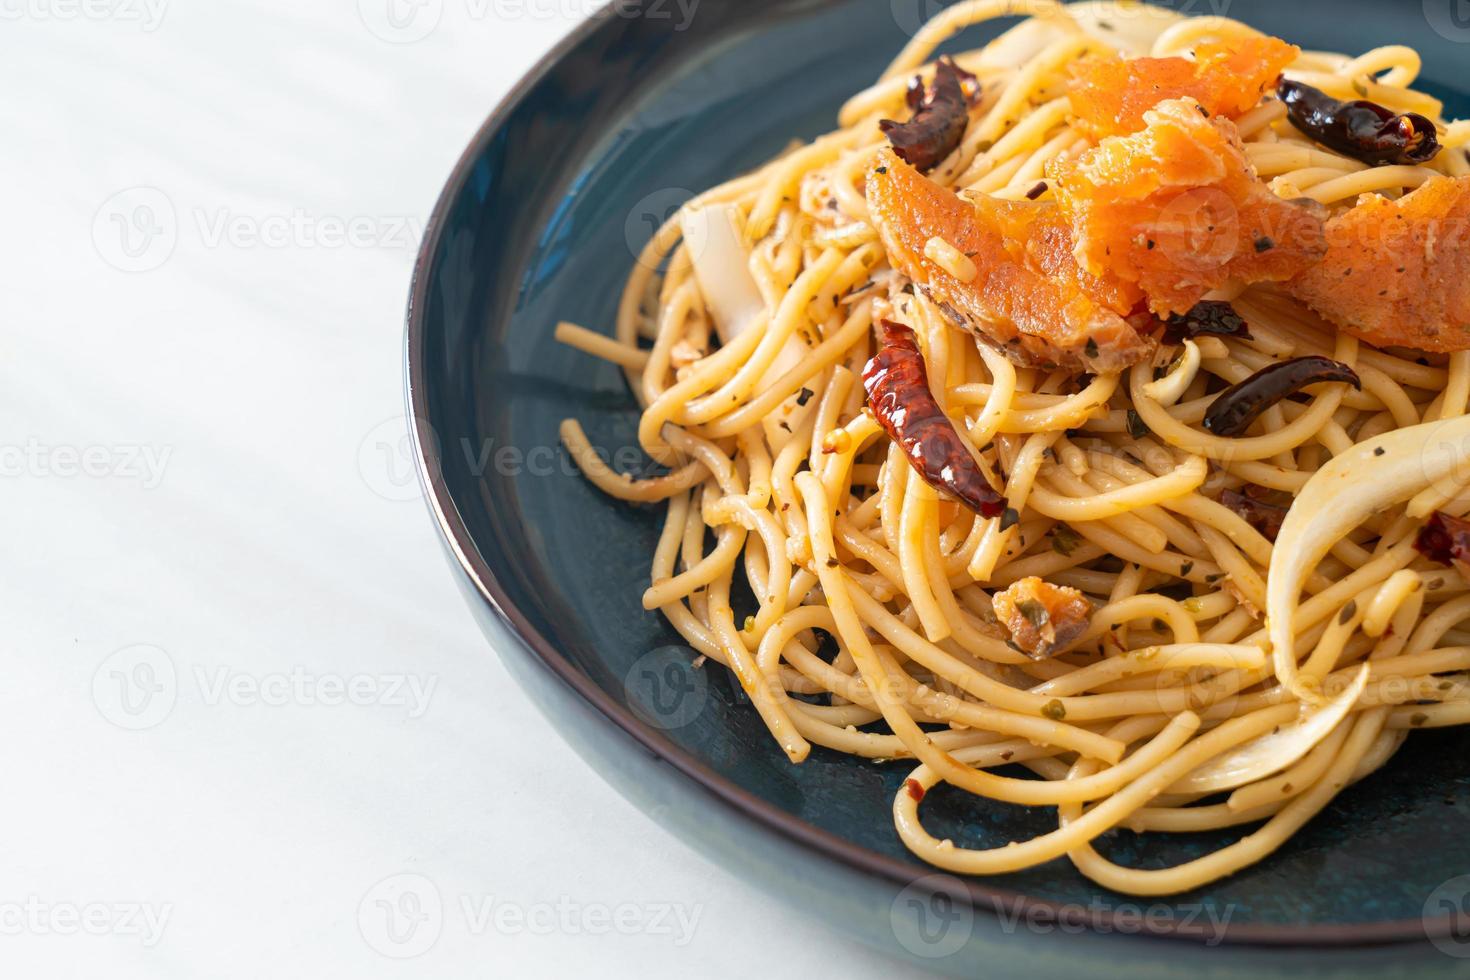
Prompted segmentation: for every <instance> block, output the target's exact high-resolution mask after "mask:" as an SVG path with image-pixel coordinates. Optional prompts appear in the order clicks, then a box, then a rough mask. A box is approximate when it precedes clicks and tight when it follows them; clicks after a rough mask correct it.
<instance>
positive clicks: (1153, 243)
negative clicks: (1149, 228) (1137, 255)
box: [1146, 238, 1158, 252]
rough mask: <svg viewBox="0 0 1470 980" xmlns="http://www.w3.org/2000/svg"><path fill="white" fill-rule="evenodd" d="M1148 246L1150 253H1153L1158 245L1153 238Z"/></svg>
mask: <svg viewBox="0 0 1470 980" xmlns="http://www.w3.org/2000/svg"><path fill="white" fill-rule="evenodd" d="M1146 244H1147V246H1148V250H1149V251H1150V252H1152V251H1153V250H1154V246H1155V245H1157V244H1158V243H1157V242H1155V241H1154V240H1153V239H1152V238H1150V239H1149V240H1148V242H1147V243H1146Z"/></svg>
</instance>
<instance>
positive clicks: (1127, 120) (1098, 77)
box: [1068, 37, 1301, 139]
mask: <svg viewBox="0 0 1470 980" xmlns="http://www.w3.org/2000/svg"><path fill="white" fill-rule="evenodd" d="M1300 53H1301V49H1300V48H1298V47H1297V46H1296V45H1294V44H1287V43H1286V42H1285V41H1283V40H1281V39H1280V38H1274V37H1248V38H1241V39H1238V40H1235V41H1229V42H1211V43H1208V44H1201V45H1199V46H1198V47H1196V48H1195V52H1194V55H1195V57H1194V60H1193V61H1189V60H1188V59H1185V58H1103V59H1097V60H1093V61H1084V62H1082V63H1080V64H1078V65H1076V66H1074V67H1073V69H1072V83H1071V88H1070V91H1069V92H1068V98H1070V99H1071V102H1072V111H1073V112H1075V113H1076V114H1077V119H1078V122H1079V123H1080V124H1081V125H1080V128H1081V129H1082V130H1083V131H1084V132H1086V133H1088V134H1090V135H1091V136H1092V137H1093V138H1094V139H1101V138H1102V137H1105V136H1119V135H1126V134H1128V133H1136V132H1138V131H1139V130H1140V129H1142V128H1143V127H1144V120H1143V114H1144V113H1145V112H1147V111H1148V110H1150V109H1152V108H1153V107H1154V106H1156V105H1158V104H1159V103H1160V102H1164V101H1167V100H1169V99H1180V98H1191V99H1194V100H1195V101H1196V102H1198V103H1199V104H1200V105H1201V106H1203V107H1204V109H1205V111H1207V112H1208V113H1209V114H1210V115H1212V116H1213V115H1220V114H1223V115H1226V116H1238V115H1240V114H1241V113H1243V112H1245V111H1246V110H1247V109H1250V108H1251V107H1253V106H1255V105H1256V104H1257V103H1258V102H1259V101H1260V99H1261V96H1263V95H1265V94H1266V93H1267V92H1269V91H1271V90H1272V89H1273V88H1274V87H1275V85H1276V79H1277V77H1278V76H1280V74H1281V70H1282V69H1283V68H1285V67H1286V66H1287V65H1289V64H1291V63H1292V62H1293V61H1295V60H1296V56H1297V55H1298V54H1300Z"/></svg>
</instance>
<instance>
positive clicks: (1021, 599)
mask: <svg viewBox="0 0 1470 980" xmlns="http://www.w3.org/2000/svg"><path fill="white" fill-rule="evenodd" d="M990 604H991V605H992V606H993V607H994V608H995V615H996V618H998V619H999V620H1000V621H1001V623H1002V625H1004V626H1005V628H1006V629H1008V630H1010V632H1011V642H1012V643H1013V644H1015V645H1016V647H1017V648H1018V649H1020V651H1021V652H1022V653H1024V654H1026V655H1027V656H1028V657H1032V658H1034V659H1037V660H1041V659H1044V658H1046V657H1050V656H1052V655H1053V654H1058V653H1064V652H1066V650H1067V648H1068V647H1070V646H1071V645H1072V644H1073V643H1076V642H1077V640H1078V639H1080V638H1081V636H1082V634H1083V633H1086V632H1087V624H1088V620H1089V618H1090V617H1091V616H1092V603H1091V602H1088V601H1087V597H1086V596H1084V595H1083V594H1082V593H1081V592H1078V591H1077V590H1076V589H1073V588H1069V587H1068V586H1065V585H1052V584H1051V583H1050V582H1044V581H1042V580H1041V579H1039V578H1037V577H1036V576H1034V575H1033V576H1031V577H1030V578H1023V579H1021V581H1019V582H1016V583H1015V584H1014V585H1012V586H1011V587H1010V588H1008V589H1006V590H1005V591H1004V592H997V593H996V594H995V595H994V596H993V597H991V600H990Z"/></svg>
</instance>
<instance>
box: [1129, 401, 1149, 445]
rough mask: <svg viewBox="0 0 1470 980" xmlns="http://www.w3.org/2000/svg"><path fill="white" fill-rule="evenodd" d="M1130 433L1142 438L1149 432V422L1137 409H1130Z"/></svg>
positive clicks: (1134, 436)
mask: <svg viewBox="0 0 1470 980" xmlns="http://www.w3.org/2000/svg"><path fill="white" fill-rule="evenodd" d="M1128 434H1129V435H1130V436H1132V437H1133V438H1135V439H1142V438H1143V437H1144V436H1146V435H1148V434H1149V428H1148V423H1146V422H1145V421H1144V420H1143V416H1142V415H1139V414H1138V410H1137V409H1133V408H1130V409H1128Z"/></svg>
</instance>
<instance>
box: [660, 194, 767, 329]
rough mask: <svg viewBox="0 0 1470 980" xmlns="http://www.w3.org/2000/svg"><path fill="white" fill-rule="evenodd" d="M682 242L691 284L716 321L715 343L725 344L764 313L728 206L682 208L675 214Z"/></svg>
mask: <svg viewBox="0 0 1470 980" xmlns="http://www.w3.org/2000/svg"><path fill="white" fill-rule="evenodd" d="M679 223H680V225H681V226H682V227H683V230H684V243H685V245H686V246H687V247H688V249H689V257H690V259H691V261H692V262H693V264H694V281H695V282H697V283H699V291H700V293H701V294H702V295H703V296H704V303H705V306H706V307H708V308H709V311H710V315H711V316H713V317H714V320H715V332H716V333H718V334H719V335H720V343H722V344H728V343H729V342H730V341H732V340H734V339H735V338H736V337H738V336H740V335H741V334H742V333H744V332H745V331H746V330H748V329H749V328H750V325H751V324H752V323H754V322H755V321H756V318H757V317H759V316H760V315H761V314H762V313H763V312H765V309H766V302H765V300H763V299H762V298H761V291H760V289H759V288H758V287H757V286H756V284H755V279H754V277H752V276H751V274H750V253H749V252H748V251H746V248H745V241H744V234H743V233H742V232H741V230H740V211H739V209H738V208H736V207H735V205H733V204H711V205H708V206H707V207H702V208H686V209H685V211H684V213H683V214H681V215H680V216H679Z"/></svg>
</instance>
